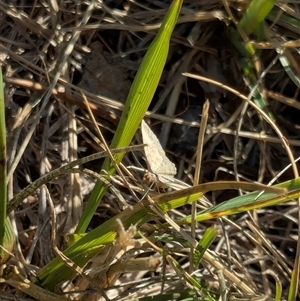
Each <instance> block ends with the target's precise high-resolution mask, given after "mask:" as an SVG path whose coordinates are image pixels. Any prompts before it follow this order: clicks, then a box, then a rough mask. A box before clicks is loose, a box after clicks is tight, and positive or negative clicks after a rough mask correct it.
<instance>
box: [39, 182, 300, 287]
mask: <svg viewBox="0 0 300 301" xmlns="http://www.w3.org/2000/svg"><path fill="white" fill-rule="evenodd" d="M230 184H231V185H230ZM249 185H252V186H251V187H253V188H254V189H260V190H262V189H263V187H265V186H263V185H259V184H251V183H244V182H230V183H229V182H228V181H227V182H220V183H219V185H214V183H206V184H201V185H197V186H194V187H190V188H187V189H183V190H180V191H176V192H171V193H165V194H161V195H158V196H156V197H154V198H153V201H154V202H155V204H157V206H159V208H160V209H161V210H162V211H163V212H168V211H169V210H172V209H176V208H178V207H181V206H184V205H186V204H191V203H192V202H195V201H196V200H198V199H199V198H200V197H201V196H202V195H203V193H204V192H207V191H210V190H212V189H213V190H219V189H226V188H225V187H227V189H232V188H234V189H239V188H242V189H246V187H250V186H249ZM284 187H286V186H284ZM292 188H294V189H297V188H298V189H300V181H299V183H297V185H296V184H295V185H294V186H293V187H290V189H292ZM269 189H270V190H272V191H274V189H272V188H269ZM281 190H282V189H281ZM281 190H280V191H281ZM276 191H277V190H276ZM268 193H269V194H270V192H268ZM256 194H257V192H256ZM273 195H274V193H273ZM151 206H152V205H151V203H150V202H149V201H148V200H146V199H145V200H143V201H142V202H140V203H137V204H135V205H134V206H133V208H132V209H126V210H124V211H123V212H121V213H120V214H118V215H117V216H115V217H113V218H111V219H110V220H109V221H107V222H105V223H103V224H102V225H100V226H99V227H97V228H96V229H94V230H93V231H91V232H89V233H87V234H86V235H84V236H83V237H82V238H81V239H79V240H78V241H76V242H75V243H74V244H73V245H72V246H70V247H69V248H67V249H66V250H65V251H64V255H65V256H67V257H68V258H70V259H71V260H73V261H74V262H75V263H76V264H77V265H79V266H80V267H83V266H84V265H85V264H86V263H87V262H88V260H89V259H90V258H92V257H93V256H96V255H97V253H98V252H99V251H101V249H102V247H103V246H104V245H107V244H110V243H112V242H113V241H114V240H115V239H116V237H117V231H118V223H117V222H116V220H117V219H119V220H120V221H121V222H122V224H123V226H124V228H125V229H127V228H128V227H129V226H131V225H137V226H139V225H142V224H143V223H145V222H147V221H149V220H150V219H153V217H154V216H153V213H152V211H151ZM147 208H149V209H147ZM73 274H74V271H73V270H71V269H69V268H68V267H67V266H65V265H64V263H63V262H62V260H61V259H60V258H59V257H57V258H55V259H53V260H52V261H51V262H50V263H49V264H47V266H45V267H44V268H43V269H42V270H41V271H40V273H39V275H38V279H39V281H40V282H39V284H40V285H41V286H42V287H44V288H48V289H49V290H52V289H53V288H54V287H55V285H56V284H58V283H59V282H61V281H64V280H66V279H69V278H70V277H71V276H72V275H73Z"/></svg>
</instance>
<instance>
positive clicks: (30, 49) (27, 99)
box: [0, 0, 300, 300]
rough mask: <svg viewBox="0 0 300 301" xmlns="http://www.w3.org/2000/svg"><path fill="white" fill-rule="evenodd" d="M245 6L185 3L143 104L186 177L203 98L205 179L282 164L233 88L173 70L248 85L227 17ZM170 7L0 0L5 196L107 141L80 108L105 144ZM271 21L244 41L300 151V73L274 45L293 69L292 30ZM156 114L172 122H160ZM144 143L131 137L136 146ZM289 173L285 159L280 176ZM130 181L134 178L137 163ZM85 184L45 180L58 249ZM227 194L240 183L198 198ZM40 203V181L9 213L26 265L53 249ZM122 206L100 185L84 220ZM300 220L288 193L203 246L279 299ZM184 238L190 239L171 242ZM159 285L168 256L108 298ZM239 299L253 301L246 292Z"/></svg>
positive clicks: (272, 172) (295, 13) (267, 176)
mask: <svg viewBox="0 0 300 301" xmlns="http://www.w3.org/2000/svg"><path fill="white" fill-rule="evenodd" d="M247 3H248V1H235V0H232V1H225V0H224V1H221V0H212V1H194V0H186V1H184V4H183V9H182V12H181V16H180V18H179V20H178V25H177V27H176V29H175V32H174V34H173V37H172V43H171V49H170V53H169V57H168V61H167V64H166V67H165V70H164V73H163V76H162V79H161V82H160V86H159V88H158V90H157V92H156V95H155V98H154V99H153V102H152V105H151V107H150V108H149V113H148V117H150V118H151V120H152V122H153V124H154V125H155V126H154V127H153V129H154V132H156V133H160V135H159V138H160V141H161V142H162V146H163V147H164V148H166V149H167V150H168V153H169V157H170V158H171V159H172V161H173V162H176V165H177V170H178V173H177V177H178V178H179V179H180V180H181V181H183V182H185V183H187V184H190V185H192V179H193V174H194V170H195V151H196V148H197V141H198V128H197V126H198V124H199V122H200V118H201V117H200V115H201V111H202V107H203V104H204V102H205V100H206V99H209V101H210V110H209V118H208V126H207V129H206V137H205V141H204V144H203V159H202V167H201V181H202V182H208V181H217V180H234V179H236V178H237V177H238V178H240V179H244V180H245V179H246V180H247V181H255V182H259V183H265V184H267V183H268V182H269V181H270V180H271V179H273V178H274V177H275V176H276V175H278V174H279V173H280V171H282V170H283V169H284V168H285V167H286V166H287V165H288V164H289V163H290V162H289V157H288V156H287V154H286V150H285V149H284V148H283V147H282V145H281V142H280V139H279V138H278V137H276V135H275V134H274V131H273V130H272V129H271V127H270V126H269V125H268V124H267V123H266V122H265V121H264V119H262V118H261V117H260V115H259V114H258V113H257V111H256V110H255V109H253V108H252V107H247V108H246V107H245V102H243V101H242V100H241V98H240V97H238V96H237V95H234V94H232V93H229V92H228V91H226V89H223V88H221V87H220V86H216V85H214V84H211V83H207V82H204V81H198V80H196V79H193V78H189V77H184V76H182V73H184V72H189V73H193V74H196V75H201V76H203V77H206V78H208V79H211V80H214V81H216V82H220V83H222V84H223V85H224V86H229V87H231V88H233V89H235V90H237V91H239V92H240V93H241V94H243V95H245V96H246V97H247V96H248V94H249V93H250V92H251V91H250V90H249V87H248V83H247V82H246V81H245V77H244V75H243V73H242V70H241V67H240V65H239V60H240V57H239V55H240V54H239V53H238V51H237V50H236V48H235V47H234V45H233V44H232V42H231V40H230V38H229V33H228V27H227V25H228V22H229V14H228V9H230V11H231V13H232V14H233V16H234V17H235V18H236V19H240V18H241V16H242V13H243V10H244V8H245V7H246V6H247ZM168 6H169V1H155V2H153V1H140V2H137V1H133V0H129V1H117V0H114V1H110V0H107V1H91V2H88V1H72V0H70V1H60V2H56V1H35V2H32V1H26V0H23V1H3V0H2V1H1V5H0V32H1V36H0V63H1V66H2V72H3V74H4V82H5V84H6V86H5V96H6V99H5V101H6V110H7V111H6V116H7V120H6V123H7V138H8V139H7V140H8V177H9V183H10V184H9V196H10V198H11V197H12V196H13V195H14V194H15V193H16V192H19V191H20V190H22V189H23V188H24V187H25V186H26V185H27V184H29V183H31V182H32V181H33V180H35V179H37V178H39V177H41V176H43V175H44V174H46V173H47V172H49V171H51V170H53V169H55V168H57V167H59V166H61V165H63V164H65V163H67V162H71V161H73V160H75V159H77V157H78V156H79V157H83V156H86V155H89V154H92V153H94V152H96V151H100V150H101V149H102V148H101V143H100V142H99V139H98V133H97V131H96V128H95V124H94V123H93V122H92V119H91V115H90V114H89V111H88V107H89V109H90V110H91V111H92V113H93V115H94V116H95V119H96V122H97V124H98V125H99V127H100V128H101V132H102V135H103V136H104V137H105V139H106V140H107V143H108V144H109V142H110V140H111V138H112V136H113V133H114V130H115V128H116V125H117V124H118V120H119V117H120V113H121V111H122V108H123V104H124V102H125V100H126V96H127V93H128V91H129V88H130V84H131V82H132V80H133V77H134V75H135V73H136V71H137V69H138V67H139V63H140V61H141V59H142V57H143V55H144V53H145V51H146V49H147V46H148V45H149V42H150V41H151V40H152V39H153V37H154V35H155V34H156V32H157V29H158V28H159V25H160V23H161V21H162V18H163V16H164V15H165V13H166V10H167V8H168ZM276 9H277V11H278V12H285V14H287V15H289V16H292V17H293V18H295V19H296V20H299V19H300V3H299V2H297V1H290V2H289V1H285V2H282V3H281V2H279V3H278V6H277V8H276ZM278 14H279V13H278ZM266 24H267V26H268V28H267V30H268V35H269V37H270V43H269V44H267V43H258V42H257V41H255V43H253V45H254V47H256V48H257V49H262V50H261V51H262V53H261V55H260V56H259V59H258V62H257V64H258V66H257V71H258V72H260V74H263V76H262V80H261V81H260V83H259V84H260V85H261V88H262V90H263V91H264V93H265V95H266V97H267V99H268V100H269V103H268V108H267V110H269V112H272V115H273V116H274V120H275V122H276V124H277V126H278V128H279V129H280V131H281V132H282V134H283V135H284V137H285V139H286V140H287V141H288V143H289V146H290V148H291V151H292V153H293V154H294V157H295V158H297V157H299V148H298V147H299V145H300V142H299V113H298V110H299V108H300V106H299V100H300V99H299V97H300V96H299V82H298V86H297V82H295V81H293V80H292V79H293V77H292V79H291V77H290V76H289V74H288V73H287V70H286V69H284V67H283V65H282V61H281V60H280V58H279V57H278V53H277V52H276V49H277V48H278V44H280V43H281V44H282V45H284V46H283V47H282V49H283V50H284V54H285V56H286V57H287V58H288V59H289V62H290V64H291V65H290V66H289V67H290V69H291V70H292V71H291V72H293V73H294V75H296V78H297V76H298V79H299V77H300V70H299V66H300V56H299V27H298V28H297V26H293V24H289V23H285V22H282V20H280V19H279V18H277V19H276V18H274V17H273V15H270V17H269V19H268V20H267V21H266ZM296 25H297V24H296ZM298 25H299V24H298ZM267 69H268V70H267ZM265 70H267V71H266V72H265V73H264V71H265ZM85 99H86V100H87V102H86V101H85ZM165 121H168V123H163V125H162V126H161V127H160V124H161V123H162V122H165ZM169 121H172V123H170V122H169ZM139 139H140V138H139V135H137V138H136V140H135V141H133V144H137V143H138V142H140V140H139ZM101 163H102V162H101V160H99V162H98V161H97V163H93V164H90V165H86V166H85V167H86V168H89V169H91V170H94V171H96V172H98V171H99V169H100V167H101ZM123 163H124V165H126V166H129V165H134V166H139V167H142V166H144V167H145V164H144V161H143V160H142V153H137V155H136V156H132V155H128V156H126V158H125V160H124V161H123ZM294 176H295V175H294V174H293V172H292V171H291V170H290V169H288V170H287V171H286V172H285V173H283V174H282V175H280V176H279V177H278V178H277V179H276V182H278V183H280V182H283V181H285V180H288V179H291V178H293V177H294ZM135 177H136V179H137V180H140V174H139V173H138V172H137V173H135ZM117 180H120V179H118V178H116V181H115V182H114V185H115V186H116V187H117V189H118V191H119V193H120V195H122V197H123V198H124V199H125V200H126V203H127V204H128V205H131V204H132V202H133V197H132V196H131V195H130V192H129V191H128V190H127V189H126V188H124V187H122V185H121V184H120V183H119V182H117ZM93 183H94V182H93V181H91V180H90V178H88V179H87V178H86V177H84V176H80V175H77V174H72V175H67V176H64V177H61V178H59V179H57V180H55V181H52V182H51V183H49V184H48V185H47V187H48V190H49V193H50V195H51V198H52V201H53V204H54V213H55V215H56V218H57V225H56V234H57V237H58V238H59V239H58V242H57V245H58V248H59V249H61V250H62V249H63V247H64V241H63V239H62V237H63V234H65V233H70V232H72V231H73V230H74V227H75V225H76V223H77V222H78V219H79V217H80V214H81V212H82V206H83V203H82V200H85V199H86V196H87V195H88V194H89V192H90V191H91V189H92V187H93ZM234 196H237V192H236V191H229V190H227V191H223V192H219V193H218V194H216V193H212V194H211V195H208V196H207V197H208V198H209V200H210V202H211V203H214V204H217V203H219V202H221V201H224V200H227V199H230V198H232V197H234ZM46 199H47V193H46V191H45V190H43V189H41V190H40V191H38V192H37V194H36V195H33V196H31V197H28V198H27V200H26V201H24V202H23V203H22V205H21V206H20V208H18V210H17V211H16V212H15V213H14V216H13V217H12V218H13V221H14V227H15V229H16V231H17V232H18V241H17V247H16V250H18V252H16V255H15V256H16V257H15V259H17V260H18V261H20V262H21V263H22V264H23V265H24V266H25V265H26V266H27V267H30V268H33V266H36V267H38V268H40V267H43V266H44V265H45V264H47V263H48V262H49V261H50V260H51V259H52V258H53V257H54V256H55V253H54V251H53V248H52V247H51V243H50V242H51V228H52V225H53V223H52V222H51V210H50V209H49V205H48V203H47V201H46ZM123 205H124V204H121V205H120V204H119V203H118V202H116V200H115V199H114V197H113V195H110V194H107V195H106V197H105V200H104V201H103V202H102V203H101V205H100V206H99V208H98V210H97V214H96V215H95V217H94V218H93V220H92V223H91V225H90V227H91V228H93V227H96V226H97V225H99V224H101V223H103V222H104V221H106V220H108V219H109V218H110V217H112V216H115V215H116V214H117V213H119V212H120V211H121V210H122V206H123ZM188 210H189V208H182V210H181V211H180V212H177V214H182V215H185V214H189V213H188V212H189V211H188ZM214 223H216V224H219V222H217V221H215V222H214ZM298 223H299V220H298V213H297V204H296V202H291V203H287V204H284V205H281V206H276V207H270V208H267V209H261V210H258V211H256V212H253V213H247V214H241V215H237V216H233V217H231V218H230V219H225V220H224V221H223V222H222V223H221V224H220V225H221V226H220V227H221V228H222V231H220V234H219V235H218V237H217V238H216V240H215V241H214V243H213V246H212V247H211V250H212V252H213V254H214V256H216V257H217V258H218V260H220V261H221V262H222V264H223V265H224V266H226V267H227V268H228V269H229V270H230V271H234V274H235V275H236V277H237V279H243V280H245V279H246V283H247V284H248V285H249V287H251V289H252V290H253V291H254V292H255V294H258V295H261V296H262V295H264V296H266V298H268V297H271V296H272V294H274V291H275V285H276V283H278V282H279V283H281V284H282V287H283V292H284V293H283V295H284V296H287V290H288V287H289V279H290V273H291V269H292V267H293V262H294V260H295V254H296V245H297V241H298V239H299V237H298V234H297V228H298V226H299V225H298ZM210 224H211V223H206V224H200V225H198V230H197V235H198V236H199V237H201V235H202V234H203V232H204V230H205V229H206V228H207V226H209V225H210ZM150 226H151V225H149V227H150ZM185 230H186V231H189V229H188V228H186V229H185ZM161 235H162V234H161ZM179 245H180V246H182V245H183V246H184V245H185V244H184V242H182V241H180V239H179ZM166 246H167V244H166ZM177 247H178V246H177ZM169 251H170V252H172V254H173V255H174V256H175V257H176V258H177V260H178V261H179V262H180V263H181V264H182V267H183V268H184V269H188V267H187V266H188V264H187V263H188V260H187V258H188V250H186V249H184V248H183V247H182V248H176V246H175V245H172V246H169ZM150 255H153V251H152V253H151V252H150ZM200 272H201V278H202V279H205V280H206V281H207V282H208V283H210V285H211V287H214V286H218V283H219V282H218V281H217V280H216V275H217V272H216V269H215V268H212V267H210V266H209V265H208V264H207V263H204V264H203V265H202V266H201V267H200V271H199V273H200ZM162 275H164V277H163V276H162ZM162 279H163V280H162ZM162 281H164V282H165V286H164V292H173V291H176V290H180V288H181V287H182V284H181V282H180V279H179V278H178V276H177V275H176V274H175V273H174V271H173V270H172V269H171V268H170V267H169V266H168V265H167V267H166V269H165V270H164V268H162V267H161V268H158V269H157V270H156V271H155V272H154V271H148V273H146V272H139V273H138V272H131V273H127V274H124V275H123V276H121V277H120V279H119V280H118V282H116V284H115V286H114V289H115V290H114V293H115V292H117V294H116V293H115V295H114V296H111V297H109V298H111V299H113V300H125V299H126V300H128V299H129V295H130V296H131V297H130V299H133V298H141V297H143V296H150V295H157V294H159V292H160V289H161V282H162ZM235 281H236V279H226V282H227V287H228V288H229V295H230V296H231V297H232V298H233V297H234V296H236V297H237V298H238V297H240V296H241V294H239V292H240V291H239V289H240V288H237V287H238V285H237V283H236V282H235ZM108 292H109V290H108ZM299 294H300V291H299ZM12 296H14V298H16V300H24V298H26V295H25V294H24V293H23V295H22V294H20V292H18V291H15V290H14V289H13V288H11V287H6V288H5V291H4V292H3V293H1V294H0V298H1V300H12ZM244 296H246V297H245V298H246V300H250V297H249V299H247V294H246V293H245V295H244ZM70 298H71V297H70ZM170 298H171V297H170ZM174 298H175V297H174ZM299 298H300V295H299ZM26 300H31V299H30V298H27V299H26ZM86 300H90V299H86Z"/></svg>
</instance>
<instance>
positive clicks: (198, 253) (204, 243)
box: [193, 227, 216, 270]
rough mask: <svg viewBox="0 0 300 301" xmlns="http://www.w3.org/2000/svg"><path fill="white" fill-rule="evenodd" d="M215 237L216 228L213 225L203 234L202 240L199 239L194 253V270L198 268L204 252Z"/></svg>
mask: <svg viewBox="0 0 300 301" xmlns="http://www.w3.org/2000/svg"><path fill="white" fill-rule="evenodd" d="M215 237H216V230H215V229H214V228H213V227H211V228H208V229H207V230H206V231H205V233H204V234H203V236H202V238H201V240H200V241H199V243H198V245H197V247H196V248H195V250H194V254H193V268H194V270H196V269H197V268H198V266H199V263H200V261H201V259H202V257H203V255H204V253H205V252H206V250H207V249H208V248H209V246H210V244H211V243H212V242H213V240H214V239H215Z"/></svg>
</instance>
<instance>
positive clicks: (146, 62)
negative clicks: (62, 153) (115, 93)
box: [76, 0, 183, 233]
mask: <svg viewBox="0 0 300 301" xmlns="http://www.w3.org/2000/svg"><path fill="white" fill-rule="evenodd" d="M182 2H183V0H174V1H173V2H172V4H171V6H170V9H169V10H168V12H167V15H166V16H165V18H164V20H163V22H162V25H161V27H160V29H159V31H158V34H157V36H156V37H155V39H154V40H153V42H152V43H151V45H150V46H149V49H148V50H147V52H146V54H145V57H144V58H143V60H142V63H141V66H140V68H139V70H138V72H137V74H136V76H135V79H134V81H133V84H132V86H131V88H130V91H129V95H128V97H127V100H126V103H125V107H124V111H123V113H122V116H121V119H120V122H119V125H118V128H117V130H116V133H115V135H114V138H113V140H112V143H111V145H110V147H111V148H118V147H124V146H128V145H129V144H130V142H131V140H132V138H133V136H134V134H135V132H136V130H137V128H138V126H139V125H140V123H141V120H142V119H143V117H144V115H145V113H146V111H147V109H148V107H149V105H150V102H151V100H152V98H153V95H154V93H155V90H156V88H157V86H158V83H159V80H160V77H161V74H162V71H163V68H164V65H165V62H166V60H167V56H168V52H169V43H170V39H171V35H172V32H173V29H174V27H175V25H176V21H177V18H178V15H179V12H180V9H181V5H182ZM123 156H124V154H123V153H121V154H117V155H115V156H114V159H115V162H111V160H110V159H109V158H106V159H105V161H104V163H103V166H102V169H103V170H105V171H106V172H107V173H108V175H113V174H114V173H115V165H114V164H118V163H120V162H121V160H122V158H123ZM108 180H109V179H108ZM105 190H106V187H105V185H104V184H103V183H101V182H97V184H96V186H95V188H94V190H93V192H92V194H91V196H90V198H89V200H88V203H87V206H86V208H85V210H84V212H83V215H82V217H81V219H80V221H79V224H78V226H77V229H76V233H84V232H85V231H86V229H87V227H88V225H89V223H90V221H91V219H92V216H93V215H94V213H95V211H96V208H97V207H98V204H99V203H100V202H101V199H102V197H103V195H104V193H105Z"/></svg>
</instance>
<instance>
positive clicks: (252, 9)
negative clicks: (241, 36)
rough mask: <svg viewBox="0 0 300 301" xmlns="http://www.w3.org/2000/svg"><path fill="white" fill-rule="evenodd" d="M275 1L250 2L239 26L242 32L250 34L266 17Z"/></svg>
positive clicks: (253, 0) (254, 0) (259, 0)
mask: <svg viewBox="0 0 300 301" xmlns="http://www.w3.org/2000/svg"><path fill="white" fill-rule="evenodd" d="M276 2H277V0H264V1H261V0H252V1H251V3H250V5H249V7H248V9H247V10H246V12H245V13H244V15H243V18H242V19H241V21H240V23H239V25H240V27H241V28H242V29H243V30H244V32H245V33H246V34H247V35H249V34H251V33H252V32H253V31H254V30H255V29H256V28H257V27H258V26H259V24H260V23H261V22H262V21H263V20H264V19H265V18H266V17H267V15H268V14H269V12H270V11H271V9H272V8H273V7H274V5H275V4H276Z"/></svg>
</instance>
